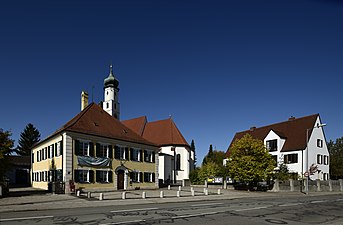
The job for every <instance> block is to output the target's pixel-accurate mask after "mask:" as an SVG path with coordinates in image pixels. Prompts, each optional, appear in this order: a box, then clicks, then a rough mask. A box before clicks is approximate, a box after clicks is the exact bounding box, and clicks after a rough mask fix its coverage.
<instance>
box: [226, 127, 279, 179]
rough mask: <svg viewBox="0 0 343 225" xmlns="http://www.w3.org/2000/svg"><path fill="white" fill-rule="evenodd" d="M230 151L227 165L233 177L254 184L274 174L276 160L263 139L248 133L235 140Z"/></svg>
mask: <svg viewBox="0 0 343 225" xmlns="http://www.w3.org/2000/svg"><path fill="white" fill-rule="evenodd" d="M229 151H230V158H229V162H228V164H227V167H228V169H229V175H230V177H231V178H233V179H235V180H239V181H245V182H248V183H249V184H253V183H255V182H258V181H262V180H267V179H268V178H269V177H270V176H271V175H272V173H273V170H274V164H275V161H274V160H273V159H272V157H271V155H270V154H269V153H268V151H267V149H266V148H265V146H264V144H263V142H262V141H261V140H258V139H254V138H253V137H252V136H251V135H249V134H246V135H245V136H243V137H242V138H241V139H237V140H235V141H234V143H233V144H232V146H231V148H230V149H229Z"/></svg>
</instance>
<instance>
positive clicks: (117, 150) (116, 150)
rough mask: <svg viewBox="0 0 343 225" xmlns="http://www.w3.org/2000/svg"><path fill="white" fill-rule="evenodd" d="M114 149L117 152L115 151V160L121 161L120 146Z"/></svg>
mask: <svg viewBox="0 0 343 225" xmlns="http://www.w3.org/2000/svg"><path fill="white" fill-rule="evenodd" d="M114 149H115V151H114V158H115V159H120V149H119V146H117V145H116V146H114Z"/></svg>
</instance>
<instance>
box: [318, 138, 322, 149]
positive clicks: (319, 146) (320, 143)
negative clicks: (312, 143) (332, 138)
mask: <svg viewBox="0 0 343 225" xmlns="http://www.w3.org/2000/svg"><path fill="white" fill-rule="evenodd" d="M317 147H318V148H322V147H323V140H322V139H317Z"/></svg>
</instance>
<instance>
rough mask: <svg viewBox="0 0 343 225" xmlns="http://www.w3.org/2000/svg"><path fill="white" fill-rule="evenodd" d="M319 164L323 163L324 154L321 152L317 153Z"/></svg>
mask: <svg viewBox="0 0 343 225" xmlns="http://www.w3.org/2000/svg"><path fill="white" fill-rule="evenodd" d="M317 164H319V165H320V164H323V156H322V155H320V154H317Z"/></svg>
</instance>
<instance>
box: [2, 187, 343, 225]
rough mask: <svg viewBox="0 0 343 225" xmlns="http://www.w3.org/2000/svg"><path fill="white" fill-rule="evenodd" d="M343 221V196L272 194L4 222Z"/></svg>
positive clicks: (8, 215) (9, 216) (48, 213)
mask: <svg viewBox="0 0 343 225" xmlns="http://www.w3.org/2000/svg"><path fill="white" fill-rule="evenodd" d="M171 223H173V224H197V225H205V224H206V225H217V224H218V225H219V224H247V225H249V224H294V225H303V224H332V225H338V224H340V225H341V224H343V195H342V194H337V195H336V194H330V195H314V196H307V195H282V194H280V195H271V196H261V197H251V198H237V199H216V200H212V201H194V202H192V201H188V202H169V203H155V204H135V205H120V204H113V205H111V206H98V207H79V208H69V209H51V210H49V209H45V210H34V211H21V212H3V213H1V214H0V224H1V225H3V224H6V225H7V224H36V225H40V224H42V225H43V224H44V225H45V224H65V225H67V224H68V225H69V224H85V225H91V224H98V225H112V224H113V225H114V224H141V225H149V224H171Z"/></svg>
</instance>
